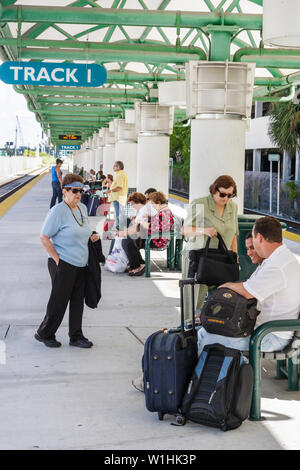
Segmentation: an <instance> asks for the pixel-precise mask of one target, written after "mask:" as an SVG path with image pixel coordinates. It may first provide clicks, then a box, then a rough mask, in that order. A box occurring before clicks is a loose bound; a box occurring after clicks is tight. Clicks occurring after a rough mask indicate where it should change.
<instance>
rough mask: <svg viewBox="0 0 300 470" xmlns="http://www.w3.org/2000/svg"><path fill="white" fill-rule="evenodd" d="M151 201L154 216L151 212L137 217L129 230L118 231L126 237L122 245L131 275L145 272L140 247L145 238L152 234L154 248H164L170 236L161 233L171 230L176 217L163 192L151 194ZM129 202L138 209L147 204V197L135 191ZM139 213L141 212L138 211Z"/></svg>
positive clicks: (143, 244)
mask: <svg viewBox="0 0 300 470" xmlns="http://www.w3.org/2000/svg"><path fill="white" fill-rule="evenodd" d="M149 201H150V203H151V204H152V206H153V211H149V214H150V213H155V215H153V216H152V217H150V216H149V214H148V215H147V216H145V217H138V216H137V217H136V222H137V220H138V223H135V224H132V226H130V227H129V228H128V229H127V230H124V231H121V232H118V236H120V237H125V238H124V239H123V241H122V247H123V249H124V250H125V253H126V254H127V257H128V260H129V271H128V275H129V276H142V275H143V274H144V272H145V261H144V260H143V259H142V257H141V254H140V251H139V250H140V249H141V248H144V247H145V238H147V237H148V236H149V235H151V236H152V237H153V238H152V240H151V246H152V247H153V248H164V247H165V246H166V245H167V243H168V241H169V238H170V237H169V238H162V237H161V236H160V235H161V234H162V233H165V232H170V230H171V228H172V226H173V224H174V218H173V214H172V212H171V211H170V209H169V208H168V206H167V199H166V197H165V195H164V194H163V193H161V192H153V193H151V194H149ZM128 202H129V203H130V204H131V205H132V206H133V207H134V208H135V209H137V210H138V211H139V210H140V209H141V207H143V206H145V203H146V198H145V196H144V195H143V194H140V193H133V194H131V195H130V196H129V198H128ZM138 214H139V212H138Z"/></svg>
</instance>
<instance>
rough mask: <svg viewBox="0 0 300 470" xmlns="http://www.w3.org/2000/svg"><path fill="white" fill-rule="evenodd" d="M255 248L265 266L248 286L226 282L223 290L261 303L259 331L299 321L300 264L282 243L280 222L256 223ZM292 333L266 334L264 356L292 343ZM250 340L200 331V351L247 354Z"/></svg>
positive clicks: (262, 264) (263, 344) (270, 218)
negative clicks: (215, 347)
mask: <svg viewBox="0 0 300 470" xmlns="http://www.w3.org/2000/svg"><path fill="white" fill-rule="evenodd" d="M252 236H253V247H254V249H255V251H256V253H257V255H258V256H259V257H260V258H262V263H261V264H260V265H259V266H258V268H257V269H256V270H255V271H254V273H253V274H252V275H251V276H250V278H249V279H248V280H247V281H245V282H226V283H225V284H223V285H222V286H219V287H226V288H228V289H231V290H233V291H234V292H237V293H238V294H240V295H242V296H244V297H246V298H247V299H250V298H256V299H257V300H258V306H257V308H258V310H260V314H259V315H258V317H257V321H256V327H258V326H260V325H262V324H263V323H265V322H267V321H273V320H288V319H290V320H293V319H297V318H298V315H299V309H300V289H299V280H300V264H299V262H298V260H297V258H296V257H295V255H294V254H293V253H292V252H291V251H290V250H289V249H288V248H287V246H286V245H283V243H282V229H281V225H280V222H279V221H278V220H277V219H275V218H274V217H270V216H267V217H261V218H259V219H257V220H256V222H255V224H254V226H253V230H252ZM292 335H293V333H292V332H287V331H283V332H281V331H278V332H276V333H275V332H274V333H269V334H267V335H266V336H265V337H264V338H263V340H262V343H261V350H262V352H272V351H281V350H282V349H284V348H285V347H286V346H287V345H288V343H289V342H290V340H291V339H292ZM249 342H250V337H246V338H230V337H225V336H221V335H215V334H210V333H208V332H207V331H206V330H205V329H204V328H203V327H202V328H201V329H200V330H199V331H198V351H199V354H200V353H201V351H202V349H203V347H204V346H205V345H206V344H212V343H220V344H223V345H224V346H227V347H230V348H234V349H240V350H241V351H247V350H248V349H249Z"/></svg>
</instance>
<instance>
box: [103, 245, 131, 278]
mask: <svg viewBox="0 0 300 470" xmlns="http://www.w3.org/2000/svg"><path fill="white" fill-rule="evenodd" d="M127 266H128V258H127V255H126V253H125V251H124V250H123V248H122V238H116V239H115V244H114V248H113V251H112V252H111V253H110V255H108V256H107V258H106V261H105V265H104V269H106V271H111V272H112V273H123V272H124V271H125V270H126V268H127Z"/></svg>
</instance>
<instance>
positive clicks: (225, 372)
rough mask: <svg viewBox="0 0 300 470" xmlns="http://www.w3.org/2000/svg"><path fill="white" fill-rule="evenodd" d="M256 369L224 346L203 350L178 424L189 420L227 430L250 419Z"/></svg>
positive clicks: (217, 345) (213, 345)
mask: <svg viewBox="0 0 300 470" xmlns="http://www.w3.org/2000/svg"><path fill="white" fill-rule="evenodd" d="M252 387H253V370H252V367H251V365H250V364H245V363H244V360H243V355H242V353H241V352H240V351H239V350H237V349H231V348H226V347H225V346H222V345H221V344H210V345H206V346H204V348H203V351H202V353H201V355H200V357H199V361H198V363H197V365H196V367H195V371H194V373H193V376H192V379H191V381H190V383H189V386H188V388H187V391H186V394H185V396H184V398H183V401H182V405H181V409H180V412H181V415H178V416H177V417H176V422H177V424H178V425H184V424H185V422H186V420H187V419H189V420H191V421H194V422H196V423H199V424H204V425H206V426H212V427H216V428H219V429H221V430H222V431H227V430H229V429H235V428H237V427H239V426H240V425H241V424H242V422H243V421H244V420H245V419H247V418H248V416H249V413H250V407H251V399H252Z"/></svg>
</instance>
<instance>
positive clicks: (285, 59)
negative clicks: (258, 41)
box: [233, 48, 300, 69]
mask: <svg viewBox="0 0 300 470" xmlns="http://www.w3.org/2000/svg"><path fill="white" fill-rule="evenodd" d="M233 61H234V62H250V63H256V66H257V67H277V68H281V69H284V68H287V69H298V68H300V51H299V50H297V49H252V48H245V49H240V50H238V51H237V52H236V53H235V54H234V56H233Z"/></svg>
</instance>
